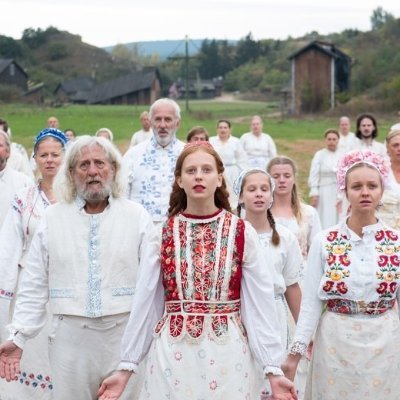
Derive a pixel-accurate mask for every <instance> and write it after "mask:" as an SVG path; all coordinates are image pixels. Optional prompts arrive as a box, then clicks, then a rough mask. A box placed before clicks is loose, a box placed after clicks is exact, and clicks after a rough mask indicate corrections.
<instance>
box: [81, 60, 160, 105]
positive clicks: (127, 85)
mask: <svg viewBox="0 0 400 400" xmlns="http://www.w3.org/2000/svg"><path fill="white" fill-rule="evenodd" d="M160 97H161V81H160V75H159V73H158V70H157V69H156V68H146V69H143V71H136V72H132V73H130V74H128V75H125V76H122V77H120V78H116V79H113V80H110V81H107V82H104V83H101V84H98V85H96V86H94V87H93V89H92V90H91V92H90V94H89V96H88V100H87V103H88V104H140V105H149V104H151V103H153V102H154V101H155V100H157V99H159V98H160Z"/></svg>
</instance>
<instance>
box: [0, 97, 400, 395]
mask: <svg viewBox="0 0 400 400" xmlns="http://www.w3.org/2000/svg"><path fill="white" fill-rule="evenodd" d="M180 121H181V114H180V109H179V106H178V104H177V103H176V102H175V101H173V100H170V99H159V100H157V101H156V102H155V103H153V104H152V105H151V107H150V110H149V112H143V113H142V114H141V115H140V122H141V125H142V129H141V130H140V131H138V132H136V133H134V134H133V136H132V140H131V142H130V146H129V149H128V150H127V151H126V153H125V154H124V155H123V156H121V154H120V152H119V150H118V149H117V148H116V146H114V144H113V143H112V142H113V138H114V135H113V132H112V131H111V130H110V129H108V128H100V129H99V130H98V131H97V132H96V133H95V134H94V135H93V136H88V135H85V136H79V137H76V135H75V132H74V130H72V129H65V130H64V131H62V130H60V129H59V123H58V120H57V118H55V117H50V118H49V120H48V121H47V127H46V128H44V129H43V130H41V131H40V132H39V133H38V135H37V136H36V138H35V141H34V144H33V154H32V156H31V157H28V154H27V152H26V150H25V149H24V148H23V147H22V146H21V145H19V144H16V143H13V142H11V131H10V128H9V126H8V124H7V121H6V120H3V119H0V343H1V345H0V377H1V378H4V379H1V380H0V400H31V399H42V400H48V399H54V400H64V399H79V400H81V399H82V400H91V399H97V398H99V399H101V400H107V399H108V400H116V399H129V400H134V399H161V398H168V399H176V400H181V399H182V400H184V399H194V400H200V399H215V400H217V399H219V400H225V399H234V400H235V399H237V400H245V399H246V400H249V399H250V400H253V399H254V400H256V399H268V398H270V399H275V400H293V399H302V400H317V399H324V400H337V399H352V400H358V399H359V400H361V399H366V398H371V399H390V400H398V399H399V398H400V397H399V393H400V380H399V379H398V377H397V369H398V367H400V348H399V347H398V346H396V343H398V341H399V340H400V322H399V311H398V306H397V305H396V304H397V302H398V300H399V298H400V291H399V290H398V285H399V284H400V232H399V231H397V230H398V229H400V124H396V125H393V126H392V127H391V128H390V130H389V132H388V134H387V135H386V138H385V143H384V144H383V143H380V142H378V141H377V140H376V139H377V136H378V124H377V120H376V118H375V117H374V116H373V115H371V114H368V113H365V114H362V115H359V116H358V117H357V119H356V123H355V133H353V132H351V123H350V119H349V118H348V117H346V116H343V117H341V118H340V120H339V126H338V129H334V128H329V129H327V130H326V131H325V132H324V147H323V148H322V149H321V150H318V151H317V152H316V153H315V155H314V157H313V158H312V161H311V167H310V171H309V177H308V185H309V189H310V191H309V204H306V203H305V202H304V200H303V199H302V198H301V197H300V194H299V188H298V182H297V173H298V171H297V167H296V164H295V162H294V161H293V160H292V159H291V158H289V157H287V156H284V155H280V154H279V152H278V150H279V149H278V150H277V147H276V145H275V143H274V140H273V138H272V137H271V135H269V134H267V133H264V132H263V121H262V119H261V118H260V116H253V117H252V118H251V121H250V131H249V132H247V133H244V134H242V135H241V136H240V138H238V137H235V136H233V135H232V126H231V122H230V121H229V120H227V119H220V120H219V121H218V122H217V124H216V135H215V136H211V137H209V134H208V132H207V131H206V130H205V129H204V128H203V127H200V126H196V127H193V128H192V129H191V130H190V131H189V132H188V133H187V137H186V143H184V142H183V141H181V140H179V139H178V137H177V131H178V129H179V126H180ZM132 375H133V377H132Z"/></svg>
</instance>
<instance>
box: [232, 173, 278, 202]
mask: <svg viewBox="0 0 400 400" xmlns="http://www.w3.org/2000/svg"><path fill="white" fill-rule="evenodd" d="M256 172H257V173H259V172H260V173H262V174H264V175H266V176H267V177H268V179H269V181H270V182H271V193H272V194H273V193H274V190H275V181H274V179H273V178H272V177H271V175H270V174H269V173H268V172H267V171H265V170H263V169H261V168H250V169H245V170H244V171H242V172H241V173H240V175H239V176H238V177H237V178H236V180H235V182H234V183H233V193H235V194H236V196H237V197H239V196H240V194H241V193H242V189H243V188H242V185H243V181H244V179H245V178H246V176H248V175H250V174H254V173H256Z"/></svg>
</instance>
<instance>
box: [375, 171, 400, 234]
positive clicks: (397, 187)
mask: <svg viewBox="0 0 400 400" xmlns="http://www.w3.org/2000/svg"><path fill="white" fill-rule="evenodd" d="M388 186H389V187H388V188H387V189H385V191H384V192H383V196H382V206H380V207H379V209H378V213H377V215H378V217H379V219H380V220H382V222H384V223H385V224H386V225H388V226H390V227H391V228H393V229H396V230H400V183H399V182H397V180H396V178H395V176H394V175H393V171H392V170H391V169H390V171H389V185H388Z"/></svg>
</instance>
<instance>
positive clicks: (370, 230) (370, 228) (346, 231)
mask: <svg viewBox="0 0 400 400" xmlns="http://www.w3.org/2000/svg"><path fill="white" fill-rule="evenodd" d="M385 228H386V226H385V225H384V224H383V223H382V222H381V221H380V220H378V222H376V223H375V224H371V225H366V226H364V227H363V230H362V231H363V234H367V235H370V234H373V235H375V233H376V232H377V231H379V230H381V229H385ZM339 233H340V234H341V235H345V236H347V237H349V238H350V240H351V241H357V240H362V239H363V238H361V237H359V236H358V235H357V234H356V233H355V232H354V231H352V230H351V229H350V228H349V227H348V225H347V223H346V221H342V222H341V223H340V224H339Z"/></svg>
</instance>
